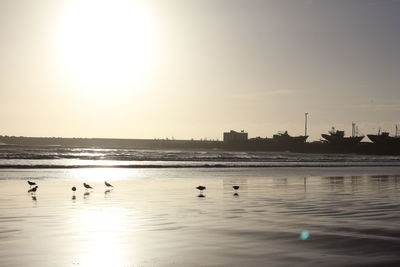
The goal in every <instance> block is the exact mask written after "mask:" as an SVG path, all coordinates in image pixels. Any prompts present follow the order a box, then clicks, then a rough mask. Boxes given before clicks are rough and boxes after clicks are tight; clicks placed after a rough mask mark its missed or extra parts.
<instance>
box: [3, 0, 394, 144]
mask: <svg viewBox="0 0 400 267" xmlns="http://www.w3.org/2000/svg"><path fill="white" fill-rule="evenodd" d="M399 14H400V1H395V0H392V1H390V0H387V1H385V0H374V1H372V0H335V1H334V0H332V1H328V0H326V1H313V0H291V1H286V0H275V1H272V0H271V1H268V0H262V1H261V0H260V1H256V0H242V1H239V0H201V1H200V0H196V1H194V0H192V1H190V0H168V1H166V0H159V1H155V0H143V1H128V0H104V1H103V0H96V1H95V0H80V1H72V0H71V1H67V0H65V1H56V0H47V1H45V0H36V1H32V0H3V1H0V58H1V60H0V86H1V88H0V134H3V135H27V136H64V137H120V138H155V137H156V138H165V137H169V138H170V137H172V136H174V137H175V138H177V139H189V138H196V139H198V138H205V137H207V138H214V139H216V138H219V139H222V132H223V131H227V130H230V129H236V130H242V129H244V130H246V131H248V132H249V136H250V137H255V136H263V137H265V136H269V137H271V136H272V134H274V133H276V132H277V131H283V130H288V131H289V133H291V134H294V135H296V134H303V133H304V113H305V112H308V113H309V134H310V136H311V137H310V138H311V140H317V139H319V138H320V134H321V133H323V132H326V131H328V130H329V129H330V127H331V126H336V128H339V129H343V130H346V133H348V134H350V133H351V122H353V121H354V122H356V123H357V124H358V125H359V130H360V131H361V133H364V134H367V133H375V132H377V131H378V129H379V128H381V129H382V130H389V131H391V133H392V134H393V133H394V128H395V124H396V123H400V116H399V115H400V90H399V89H400V52H399V48H400V15H399Z"/></svg>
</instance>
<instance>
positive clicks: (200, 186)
mask: <svg viewBox="0 0 400 267" xmlns="http://www.w3.org/2000/svg"><path fill="white" fill-rule="evenodd" d="M196 189H197V190H199V191H200V192H203V190H206V187H205V186H202V185H199V186H198V187H196Z"/></svg>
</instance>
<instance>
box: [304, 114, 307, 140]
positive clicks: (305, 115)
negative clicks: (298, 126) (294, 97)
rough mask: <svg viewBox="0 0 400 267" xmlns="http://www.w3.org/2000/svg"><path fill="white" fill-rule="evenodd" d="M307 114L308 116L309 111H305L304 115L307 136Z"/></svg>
mask: <svg viewBox="0 0 400 267" xmlns="http://www.w3.org/2000/svg"><path fill="white" fill-rule="evenodd" d="M307 116H308V113H307V112H306V113H304V117H305V120H304V136H307Z"/></svg>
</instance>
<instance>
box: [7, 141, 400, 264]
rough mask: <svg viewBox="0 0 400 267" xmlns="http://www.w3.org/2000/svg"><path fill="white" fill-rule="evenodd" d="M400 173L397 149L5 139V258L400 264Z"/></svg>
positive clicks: (97, 261) (32, 260)
mask: <svg viewBox="0 0 400 267" xmlns="http://www.w3.org/2000/svg"><path fill="white" fill-rule="evenodd" d="M28 180H30V181H34V182H36V183H37V185H38V186H39V187H38V190H37V192H36V193H28V192H27V191H28V190H29V189H31V188H32V187H30V186H29V185H28V184H27V182H26V181H28ZM104 181H108V182H109V183H111V184H113V185H114V188H112V189H111V188H106V187H105V185H104ZM83 182H86V183H88V184H90V185H91V186H92V187H93V190H86V189H85V188H84V187H83V186H82V183H83ZM399 183H400V157H398V156H364V155H363V156H360V155H340V154H332V155H322V154H298V153H289V152H283V153H273V152H233V151H177V150H171V151H162V150H133V149H97V148H62V147H17V146H0V248H1V249H0V266H310V265H313V264H314V265H318V266H399V265H400V256H399V255H398V251H399V249H400V229H399V225H400V201H399V200H400V190H399V188H400V186H399ZM198 185H204V186H206V189H205V190H204V191H203V192H200V191H198V190H197V189H196V187H197V186H198ZM234 185H238V186H240V188H239V189H238V190H237V191H235V190H234V189H233V188H232V186H234ZM72 186H75V187H76V188H77V191H76V192H72V191H71V188H72Z"/></svg>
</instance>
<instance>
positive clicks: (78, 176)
mask: <svg viewBox="0 0 400 267" xmlns="http://www.w3.org/2000/svg"><path fill="white" fill-rule="evenodd" d="M139 172H140V170H138V169H124V168H85V169H74V170H72V172H71V178H73V179H74V180H81V181H93V182H103V181H114V180H127V179H128V178H130V179H131V178H134V177H138V176H139V175H138V173H139Z"/></svg>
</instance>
